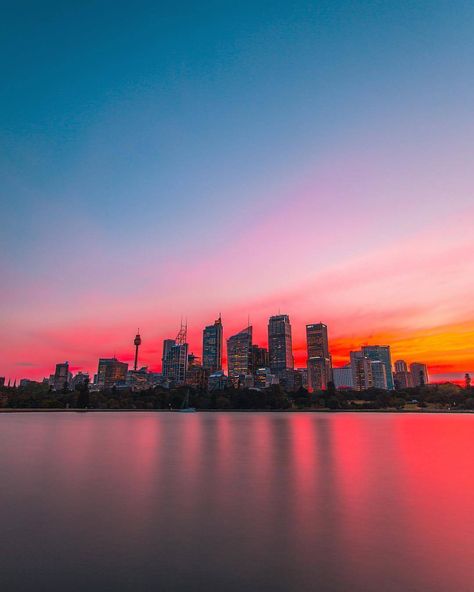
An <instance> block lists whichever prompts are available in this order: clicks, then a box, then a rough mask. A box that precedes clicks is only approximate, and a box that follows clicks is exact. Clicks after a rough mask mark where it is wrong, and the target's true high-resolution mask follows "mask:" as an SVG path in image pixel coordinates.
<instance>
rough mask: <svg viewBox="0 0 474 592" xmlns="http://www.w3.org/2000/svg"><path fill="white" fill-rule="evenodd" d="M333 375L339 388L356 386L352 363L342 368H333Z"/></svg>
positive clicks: (335, 384)
mask: <svg viewBox="0 0 474 592" xmlns="http://www.w3.org/2000/svg"><path fill="white" fill-rule="evenodd" d="M332 377H333V381H334V386H335V387H336V388H337V389H343V388H347V389H352V388H354V380H353V376H352V368H351V365H350V364H348V365H347V366H343V367H342V368H333V369H332Z"/></svg>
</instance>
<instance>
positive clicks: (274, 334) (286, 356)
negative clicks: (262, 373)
mask: <svg viewBox="0 0 474 592" xmlns="http://www.w3.org/2000/svg"><path fill="white" fill-rule="evenodd" d="M268 357H269V362H270V370H271V371H272V372H273V374H276V375H277V376H278V375H279V373H280V372H282V371H284V370H287V369H293V368H294V367H295V363H294V360H293V349H292V343H291V325H290V318H289V317H288V315H276V316H273V317H270V319H269V321H268Z"/></svg>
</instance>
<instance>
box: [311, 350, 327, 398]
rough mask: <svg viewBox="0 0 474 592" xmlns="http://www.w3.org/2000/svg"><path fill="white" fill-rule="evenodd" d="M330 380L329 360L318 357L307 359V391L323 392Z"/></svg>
mask: <svg viewBox="0 0 474 592" xmlns="http://www.w3.org/2000/svg"><path fill="white" fill-rule="evenodd" d="M330 380H331V376H330V365H329V360H328V359H327V358H321V357H320V356H313V357H312V358H308V389H309V391H310V392H313V391H325V390H326V389H327V387H328V382H329V381H330Z"/></svg>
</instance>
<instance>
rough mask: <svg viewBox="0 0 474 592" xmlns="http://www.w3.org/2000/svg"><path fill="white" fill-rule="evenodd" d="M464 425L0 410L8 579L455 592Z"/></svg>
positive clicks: (447, 420) (78, 586)
mask: <svg viewBox="0 0 474 592" xmlns="http://www.w3.org/2000/svg"><path fill="white" fill-rule="evenodd" d="M472 421H473V419H472V418H471V417H468V416H422V415H386V414H367V415H364V414H287V413H275V414H264V413H263V414H256V413H252V414H250V413H209V414H205V413H198V414H172V413H158V414H155V413H135V414H134V413H115V414H114V413H107V414H93V413H88V414H47V413H42V414H24V415H21V414H18V415H8V416H6V415H3V416H0V446H1V450H2V451H3V453H2V455H1V456H0V472H1V475H2V483H1V488H0V518H1V523H2V534H3V536H2V541H1V543H0V556H1V557H2V579H3V580H4V582H5V584H6V588H5V589H8V590H26V591H28V590H38V589H48V590H52V591H55V590H64V589H67V590H84V589H87V588H88V589H91V590H95V589H97V590H109V589H110V590H149V589H151V588H153V587H158V588H159V589H165V590H177V591H180V590H201V589H202V590H208V589H220V588H222V587H225V588H226V589H228V590H229V591H233V590H236V591H237V590H239V591H240V590H242V589H248V590H264V591H266V590H272V592H274V591H280V590H281V591H283V590H285V591H292V590H302V591H306V590H315V589H320V590H334V591H339V590H340V591H346V590H349V589H350V590H353V591H356V592H357V591H361V592H362V591H364V592H367V591H369V592H370V591H372V590H373V591H377V592H378V591H379V590H384V591H388V592H391V591H399V590H430V591H433V592H441V591H443V592H444V591H445V590H448V589H456V590H457V591H461V592H464V591H466V592H467V591H470V590H472V589H474V586H473V581H472V576H471V573H470V559H471V555H472V553H471V546H472V544H473V543H474V520H473V517H472V511H471V508H472V501H471V497H472V491H473V487H474V464H473V463H472V461H471V456H472V454H471V450H472V446H473V444H474V432H473V429H472Z"/></svg>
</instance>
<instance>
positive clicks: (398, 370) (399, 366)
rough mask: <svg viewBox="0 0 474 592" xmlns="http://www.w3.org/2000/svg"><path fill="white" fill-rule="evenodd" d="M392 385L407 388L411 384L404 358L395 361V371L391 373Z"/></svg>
mask: <svg viewBox="0 0 474 592" xmlns="http://www.w3.org/2000/svg"><path fill="white" fill-rule="evenodd" d="M393 378H394V386H395V388H397V389H403V388H409V387H412V386H413V381H412V376H411V373H410V372H408V366H407V363H406V362H405V360H397V361H396V362H395V373H394V375H393Z"/></svg>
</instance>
